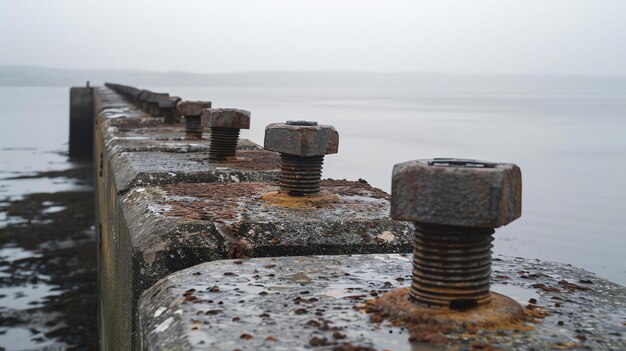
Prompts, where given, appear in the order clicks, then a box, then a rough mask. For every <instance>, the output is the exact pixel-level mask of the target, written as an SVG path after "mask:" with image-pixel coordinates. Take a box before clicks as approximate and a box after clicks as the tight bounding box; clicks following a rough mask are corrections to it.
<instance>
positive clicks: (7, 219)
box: [0, 88, 97, 350]
mask: <svg viewBox="0 0 626 351" xmlns="http://www.w3.org/2000/svg"><path fill="white" fill-rule="evenodd" d="M0 96H1V97H0V106H2V109H0V110H1V112H0V123H1V125H2V127H1V128H0V350H4V349H6V350H31V349H50V350H59V349H78V350H91V349H95V348H96V340H97V334H96V333H97V328H96V279H95V278H96V272H95V265H96V260H95V242H94V228H93V215H94V208H93V193H92V190H91V186H90V185H89V183H90V177H91V172H92V171H91V168H90V165H89V164H81V163H73V162H70V161H69V160H68V157H67V155H66V149H67V145H66V142H67V137H68V135H67V130H68V123H69V122H68V110H69V106H68V105H69V104H68V90H67V89H64V88H0Z"/></svg>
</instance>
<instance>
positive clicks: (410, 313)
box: [362, 287, 534, 350]
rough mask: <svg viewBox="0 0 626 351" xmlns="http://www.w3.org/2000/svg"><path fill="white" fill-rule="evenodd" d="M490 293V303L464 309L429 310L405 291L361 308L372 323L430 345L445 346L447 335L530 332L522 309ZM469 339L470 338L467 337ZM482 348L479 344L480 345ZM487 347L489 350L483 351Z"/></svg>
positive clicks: (393, 293) (391, 293) (448, 340)
mask: <svg viewBox="0 0 626 351" xmlns="http://www.w3.org/2000/svg"><path fill="white" fill-rule="evenodd" d="M491 294H492V302H491V303H489V304H486V305H482V306H479V307H475V308H472V309H467V310H454V309H449V308H431V307H426V306H422V305H419V304H415V303H412V302H411V301H409V288H408V287H407V288H401V289H396V290H393V291H390V292H388V293H385V294H384V295H383V296H382V297H379V298H376V299H373V300H369V301H367V302H366V303H365V304H364V305H363V306H362V309H363V310H364V311H365V312H366V313H369V314H370V319H371V321H372V322H375V323H380V322H382V321H388V322H390V323H391V324H392V325H396V326H402V327H405V328H406V329H407V330H408V331H409V336H410V340H411V341H417V342H425V343H430V344H449V343H451V342H452V341H453V339H452V338H450V336H452V335H453V334H454V335H459V334H464V333H465V334H466V336H468V337H469V336H471V335H474V334H475V333H476V332H478V331H479V330H484V329H486V330H514V331H530V330H532V329H533V328H534V327H533V326H532V325H528V324H527V323H526V317H525V314H524V309H523V308H522V307H521V306H520V305H519V304H518V303H517V302H515V301H513V300H512V299H510V298H508V297H506V296H503V295H500V294H497V293H491ZM469 339H471V337H469ZM481 345H482V344H481ZM476 346H477V347H476V348H473V349H481V348H479V347H483V348H482V349H487V350H495V348H493V346H491V345H482V346H479V345H476ZM487 346H489V347H490V348H484V347H487Z"/></svg>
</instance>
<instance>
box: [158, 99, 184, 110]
mask: <svg viewBox="0 0 626 351" xmlns="http://www.w3.org/2000/svg"><path fill="white" fill-rule="evenodd" d="M180 100H181V99H180V98H179V97H178V96H168V97H167V98H166V99H161V100H159V108H168V109H169V108H176V105H177V104H178V102H179V101H180Z"/></svg>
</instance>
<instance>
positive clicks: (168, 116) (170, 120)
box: [162, 108, 178, 124]
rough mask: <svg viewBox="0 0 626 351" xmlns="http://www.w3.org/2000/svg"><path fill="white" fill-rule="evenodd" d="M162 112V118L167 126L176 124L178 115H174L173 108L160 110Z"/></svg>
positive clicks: (174, 110)
mask: <svg viewBox="0 0 626 351" xmlns="http://www.w3.org/2000/svg"><path fill="white" fill-rule="evenodd" d="M162 111H163V117H164V118H165V123H167V124H174V123H176V119H177V118H178V114H177V113H176V109H175V108H168V109H162Z"/></svg>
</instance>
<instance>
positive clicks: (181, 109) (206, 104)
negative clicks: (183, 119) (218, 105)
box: [176, 100, 211, 116]
mask: <svg viewBox="0 0 626 351" xmlns="http://www.w3.org/2000/svg"><path fill="white" fill-rule="evenodd" d="M205 108H211V101H186V100H185V101H179V102H178V104H177V105H176V109H177V110H178V114H180V115H181V116H200V115H202V110H203V109H205Z"/></svg>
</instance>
